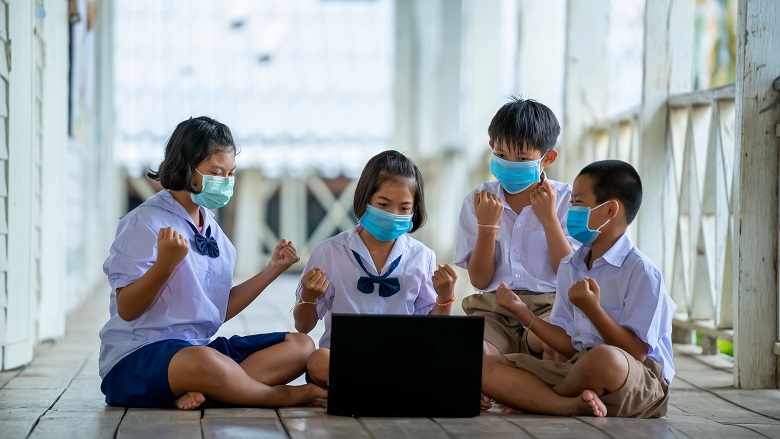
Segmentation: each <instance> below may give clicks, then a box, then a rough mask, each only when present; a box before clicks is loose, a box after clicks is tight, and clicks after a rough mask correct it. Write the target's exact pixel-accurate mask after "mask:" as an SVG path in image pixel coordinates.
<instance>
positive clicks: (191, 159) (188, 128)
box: [146, 116, 238, 193]
mask: <svg viewBox="0 0 780 439" xmlns="http://www.w3.org/2000/svg"><path fill="white" fill-rule="evenodd" d="M218 151H220V152H224V153H230V152H233V153H236V154H238V151H237V149H236V145H235V143H234V142H233V134H232V133H231V132H230V128H228V127H227V125H225V124H222V123H219V122H217V121H216V120H214V119H212V118H210V117H206V116H200V117H195V118H192V117H191V118H189V119H187V120H185V121H184V122H181V123H179V124H178V125H176V129H175V130H173V134H171V137H170V138H169V139H168V142H167V144H166V145H165V158H164V159H163V161H162V163H160V167H159V170H158V171H157V172H154V171H152V170H151V169H149V171H147V172H146V176H147V177H149V178H151V179H152V180H157V181H159V182H160V185H161V186H162V187H163V188H165V189H170V190H172V191H180V190H187V191H190V192H196V193H197V192H198V190H197V189H195V188H193V187H192V173H193V172H195V167H197V166H198V164H200V163H201V162H202V161H203V160H206V159H207V158H209V157H211V155H212V154H214V153H215V152H218Z"/></svg>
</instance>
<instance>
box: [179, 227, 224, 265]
mask: <svg viewBox="0 0 780 439" xmlns="http://www.w3.org/2000/svg"><path fill="white" fill-rule="evenodd" d="M187 225H189V226H190V228H191V229H192V232H193V233H195V247H197V248H198V251H199V252H200V253H201V254H203V255H206V256H208V257H210V258H216V257H219V246H218V245H217V240H216V239H214V237H213V236H211V226H208V227H207V228H206V236H203V235H201V234H200V232H198V229H197V228H196V227H195V226H194V225H192V223H191V222H189V221H187Z"/></svg>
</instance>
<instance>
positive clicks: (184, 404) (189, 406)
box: [174, 392, 206, 410]
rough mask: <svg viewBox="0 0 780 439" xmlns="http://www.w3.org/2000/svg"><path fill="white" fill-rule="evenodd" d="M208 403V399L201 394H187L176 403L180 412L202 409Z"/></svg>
mask: <svg viewBox="0 0 780 439" xmlns="http://www.w3.org/2000/svg"><path fill="white" fill-rule="evenodd" d="M205 401H206V397H205V396H203V394H202V393H200V392H187V393H185V394H184V395H182V396H180V397H179V399H177V400H176V401H175V402H174V405H175V406H176V407H177V408H179V410H193V409H196V408H198V407H200V405H201V404H203V403H204V402H205Z"/></svg>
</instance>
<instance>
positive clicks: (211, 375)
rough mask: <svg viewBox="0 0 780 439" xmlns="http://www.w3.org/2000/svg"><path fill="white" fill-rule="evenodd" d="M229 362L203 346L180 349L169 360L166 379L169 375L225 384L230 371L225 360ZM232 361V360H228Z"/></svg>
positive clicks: (216, 352)
mask: <svg viewBox="0 0 780 439" xmlns="http://www.w3.org/2000/svg"><path fill="white" fill-rule="evenodd" d="M226 359H227V360H230V359H229V358H228V357H225V356H224V355H222V354H221V353H219V352H218V351H216V350H214V349H212V348H209V347H204V346H193V347H189V348H185V349H182V350H181V351H179V352H178V353H176V355H174V356H173V358H172V359H171V363H170V365H169V366H168V377H169V378H168V379H169V381H170V378H171V375H172V374H173V375H174V376H175V375H180V376H187V377H198V378H200V379H203V380H206V381H208V382H210V383H213V384H215V385H223V384H227V381H228V379H229V378H230V370H229V368H228V367H227V366H226V364H225V360H226ZM230 361H232V360H230Z"/></svg>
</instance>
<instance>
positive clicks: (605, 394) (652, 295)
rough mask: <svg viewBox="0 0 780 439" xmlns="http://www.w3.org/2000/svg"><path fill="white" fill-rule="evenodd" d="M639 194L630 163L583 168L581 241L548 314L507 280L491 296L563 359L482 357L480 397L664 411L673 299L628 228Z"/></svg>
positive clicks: (578, 198)
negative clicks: (541, 314) (535, 309)
mask: <svg viewBox="0 0 780 439" xmlns="http://www.w3.org/2000/svg"><path fill="white" fill-rule="evenodd" d="M641 201H642V184H641V181H640V178H639V175H638V174H637V172H636V170H634V168H633V167H632V166H631V165H629V164H627V163H624V162H621V161H618V160H605V161H600V162H595V163H592V164H590V165H588V166H586V167H585V168H584V169H583V170H582V171H581V172H580V174H579V175H578V176H577V178H576V179H575V180H574V186H573V189H572V207H571V209H570V210H569V213H568V218H567V226H568V228H569V233H570V234H571V236H572V237H574V238H575V239H577V240H578V241H580V242H582V244H583V245H582V247H580V248H579V249H578V250H577V251H576V252H574V253H573V254H571V255H570V256H567V257H566V258H564V259H563V260H562V261H561V265H560V267H559V268H558V282H557V288H558V290H557V294H556V297H555V303H554V305H553V310H552V314H551V316H550V322H549V323H548V322H545V321H544V320H542V319H540V318H538V317H536V316H534V315H533V314H532V313H531V312H530V311H529V310H528V308H527V307H526V305H525V304H524V303H523V302H522V301H521V300H520V299H519V298H518V297H517V296H516V295H515V294H514V293H513V292H512V291H511V290H509V289H508V288H506V286H505V285H502V287H501V288H499V289H498V292H497V297H496V301H497V302H498V303H499V305H500V306H502V307H503V308H505V309H507V310H509V311H510V312H512V314H514V315H515V316H516V317H517V318H518V320H520V321H521V322H522V323H523V325H525V327H527V328H529V330H530V331H531V332H533V333H534V334H536V335H537V336H538V337H539V338H540V339H541V340H542V341H544V342H545V343H547V344H548V345H550V346H551V347H552V348H553V349H555V350H556V351H557V352H560V353H561V354H564V355H565V356H567V357H568V358H569V361H568V362H567V363H562V364H558V363H553V362H551V361H543V360H538V359H536V358H534V357H532V356H530V355H525V354H510V355H506V356H485V357H484V360H483V361H484V367H483V371H482V391H483V393H484V394H485V396H486V397H487V398H490V399H493V400H495V401H496V402H498V403H499V404H501V405H502V406H503V407H504V408H514V409H519V410H522V411H527V412H535V413H543V414H551V415H586V414H588V415H595V416H621V417H639V418H653V417H660V416H663V415H665V414H666V409H667V404H668V399H669V384H670V383H671V381H672V378H673V377H674V364H673V363H672V342H671V332H672V316H673V315H674V311H675V309H676V308H677V306H676V305H675V304H674V302H673V301H672V300H671V298H670V297H669V295H668V294H667V291H666V287H665V286H664V281H663V277H662V276H661V272H660V271H659V270H658V268H656V266H655V265H654V264H653V262H652V261H650V259H649V258H648V257H647V256H645V255H644V254H642V253H641V252H639V250H637V248H636V247H635V246H634V245H633V244H632V243H631V241H630V240H629V238H628V236H627V235H626V227H627V226H628V225H629V224H630V223H631V221H633V219H634V217H635V216H636V213H637V211H638V210H639V205H640V204H641ZM483 406H484V404H483Z"/></svg>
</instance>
